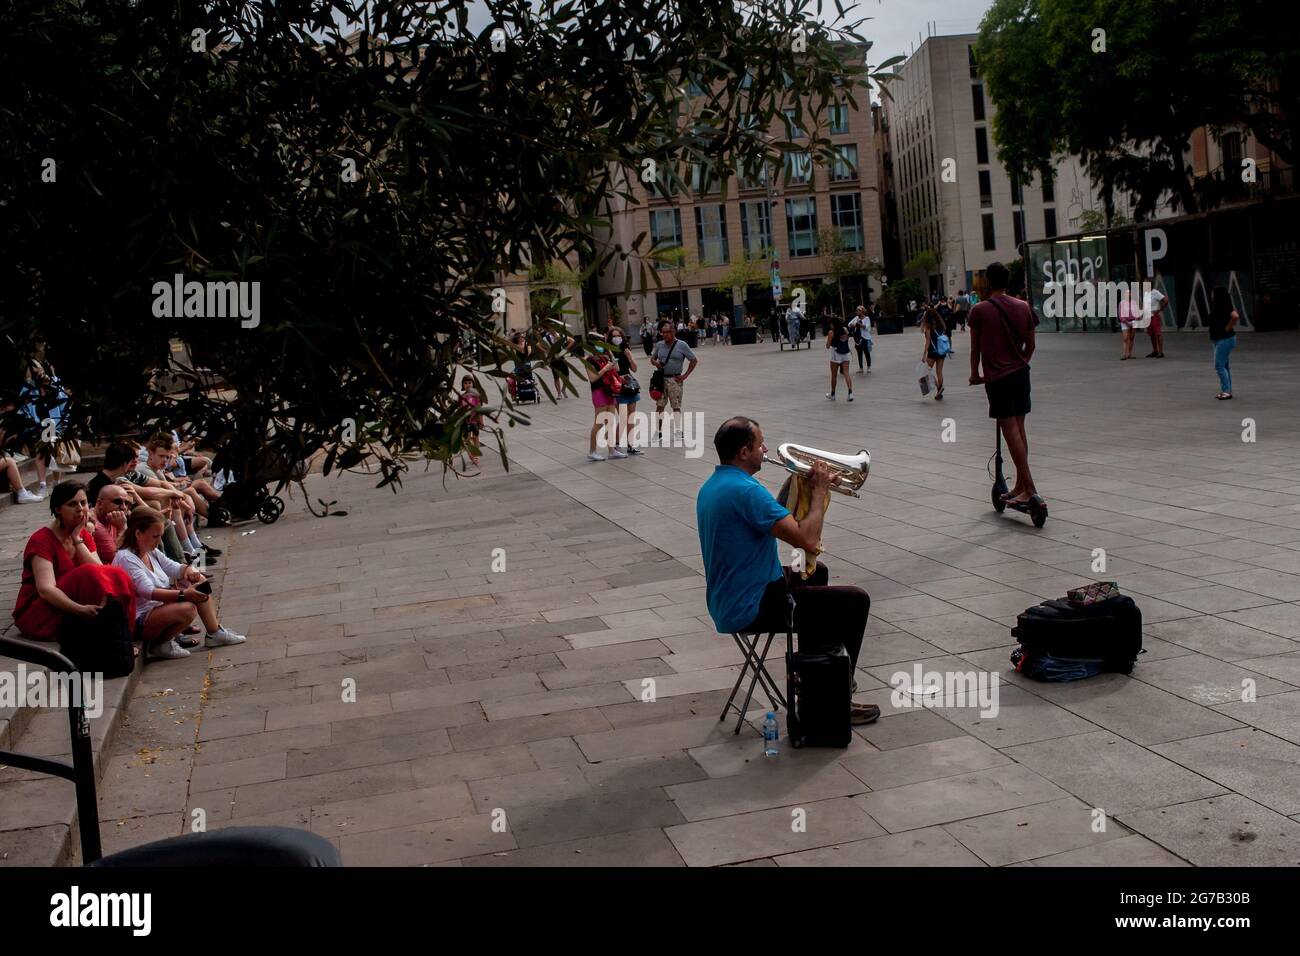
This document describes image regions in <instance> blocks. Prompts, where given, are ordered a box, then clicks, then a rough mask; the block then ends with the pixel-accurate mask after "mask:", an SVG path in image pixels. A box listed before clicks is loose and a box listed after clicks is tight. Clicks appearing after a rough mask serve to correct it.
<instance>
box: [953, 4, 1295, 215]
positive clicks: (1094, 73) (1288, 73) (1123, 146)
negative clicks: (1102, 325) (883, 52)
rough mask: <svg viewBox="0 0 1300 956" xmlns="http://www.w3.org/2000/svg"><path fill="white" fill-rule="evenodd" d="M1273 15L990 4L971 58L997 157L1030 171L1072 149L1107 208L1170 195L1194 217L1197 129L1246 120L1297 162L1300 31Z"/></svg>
mask: <svg viewBox="0 0 1300 956" xmlns="http://www.w3.org/2000/svg"><path fill="white" fill-rule="evenodd" d="M1281 19H1282V20H1284V21H1285V22H1281V21H1280V20H1279V18H1278V16H1277V10H1276V4H1275V3H1273V2H1271V0H1240V2H1234V3H1231V4H1228V3H1224V2H1222V0H1177V2H1174V0H995V2H994V3H993V6H992V7H991V8H990V9H989V11H988V13H987V14H986V15H985V17H984V20H983V22H982V23H981V25H980V38H979V42H978V44H977V46H976V59H977V61H978V63H979V69H980V73H981V75H982V76H983V77H984V79H985V81H986V84H987V89H988V92H989V95H990V97H991V99H992V100H993V102H994V103H995V104H996V105H997V115H996V117H995V118H994V122H993V126H994V138H995V141H996V142H997V145H998V153H999V158H1000V159H1001V161H1002V162H1003V163H1004V165H1006V167H1007V169H1008V170H1009V171H1010V172H1013V173H1016V174H1018V175H1021V176H1024V177H1028V176H1030V175H1032V174H1033V173H1035V172H1037V171H1040V170H1042V169H1043V168H1045V166H1047V165H1048V164H1049V163H1050V161H1051V158H1052V157H1053V156H1057V155H1060V154H1063V153H1070V154H1075V155H1078V156H1079V157H1080V158H1081V160H1082V161H1083V163H1084V165H1085V166H1086V167H1087V169H1088V171H1089V174H1090V175H1091V176H1092V178H1093V181H1094V182H1095V183H1097V184H1099V185H1100V186H1101V187H1102V194H1103V199H1104V201H1105V202H1106V203H1107V206H1108V211H1109V209H1110V208H1113V199H1112V197H1113V194H1114V193H1115V192H1119V191H1122V192H1127V193H1131V194H1133V195H1134V197H1135V199H1136V212H1137V214H1138V215H1139V217H1142V216H1146V215H1148V214H1150V213H1151V212H1152V211H1153V210H1154V209H1155V207H1156V205H1157V204H1158V203H1159V202H1160V201H1161V197H1162V196H1163V195H1164V194H1165V193H1166V191H1168V192H1169V193H1171V194H1172V197H1173V203H1174V205H1175V207H1176V208H1177V207H1181V208H1182V209H1183V210H1185V211H1191V212H1195V211H1197V210H1198V209H1200V208H1203V207H1204V206H1205V205H1206V204H1207V203H1210V202H1213V201H1214V200H1215V198H1216V197H1215V194H1214V193H1213V191H1212V190H1211V191H1207V189H1208V184H1198V183H1197V182H1196V181H1195V180H1194V177H1193V175H1192V168H1191V167H1190V166H1189V165H1188V164H1187V163H1186V160H1185V158H1184V155H1185V152H1186V151H1187V149H1188V147H1189V145H1190V140H1191V134H1192V131H1193V130H1195V129H1197V128H1198V127H1201V126H1207V127H1209V128H1210V129H1211V131H1212V132H1216V133H1217V131H1219V130H1221V129H1222V128H1223V127H1225V126H1229V125H1233V124H1243V125H1245V126H1247V127H1248V128H1249V129H1251V130H1252V131H1253V132H1255V133H1256V135H1257V136H1258V137H1259V138H1260V140H1261V141H1262V142H1264V143H1265V144H1266V145H1269V146H1271V147H1273V148H1275V149H1277V150H1278V151H1279V153H1280V154H1281V155H1282V156H1283V157H1284V158H1286V159H1287V160H1288V161H1294V149H1295V146H1296V145H1297V144H1300V135H1297V130H1296V124H1297V123H1300V112H1298V111H1297V108H1300V100H1298V99H1297V98H1298V97H1300V30H1298V28H1297V26H1296V24H1295V23H1294V21H1293V18H1281ZM1098 31H1104V33H1102V34H1099V33H1098ZM1103 47H1104V48H1103ZM1239 172H1240V171H1239V170H1238V171H1235V174H1239Z"/></svg>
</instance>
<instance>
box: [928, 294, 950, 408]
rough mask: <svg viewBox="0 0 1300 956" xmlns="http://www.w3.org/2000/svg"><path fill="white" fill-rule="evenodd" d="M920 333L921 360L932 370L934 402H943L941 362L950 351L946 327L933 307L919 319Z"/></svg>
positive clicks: (941, 317)
mask: <svg viewBox="0 0 1300 956" xmlns="http://www.w3.org/2000/svg"><path fill="white" fill-rule="evenodd" d="M921 333H922V335H923V336H924V337H925V343H924V347H923V352H922V360H923V361H924V362H925V364H926V365H928V366H930V368H932V369H934V386H935V392H934V400H935V401H936V402H941V401H943V362H944V359H946V358H947V357H948V353H949V352H951V351H952V343H951V342H950V341H949V339H948V326H947V325H946V324H944V321H943V316H942V315H940V314H939V313H938V311H937V310H936V309H934V308H933V307H930V308H927V309H926V310H925V313H924V315H923V316H922V317H921Z"/></svg>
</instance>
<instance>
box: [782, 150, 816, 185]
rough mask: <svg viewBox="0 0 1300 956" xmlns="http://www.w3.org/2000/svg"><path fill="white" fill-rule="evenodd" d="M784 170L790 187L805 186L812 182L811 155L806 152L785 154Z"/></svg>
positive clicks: (798, 151)
mask: <svg viewBox="0 0 1300 956" xmlns="http://www.w3.org/2000/svg"><path fill="white" fill-rule="evenodd" d="M785 169H786V173H787V174H788V175H789V177H790V185H792V186H804V185H807V184H808V183H810V182H812V154H811V153H809V152H808V151H807V150H797V151H795V152H792V153H786V154H785Z"/></svg>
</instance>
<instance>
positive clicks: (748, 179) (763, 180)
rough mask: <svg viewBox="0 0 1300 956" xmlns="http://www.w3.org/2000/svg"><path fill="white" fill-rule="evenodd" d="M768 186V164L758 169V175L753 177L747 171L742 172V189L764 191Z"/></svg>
mask: <svg viewBox="0 0 1300 956" xmlns="http://www.w3.org/2000/svg"><path fill="white" fill-rule="evenodd" d="M766 185H767V163H763V164H761V165H760V166H759V167H758V175H757V176H751V175H750V174H749V173H747V172H746V171H745V170H743V169H742V170H741V171H740V188H741V189H762V188H763V187H764V186H766Z"/></svg>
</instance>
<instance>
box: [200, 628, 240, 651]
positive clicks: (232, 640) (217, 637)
mask: <svg viewBox="0 0 1300 956" xmlns="http://www.w3.org/2000/svg"><path fill="white" fill-rule="evenodd" d="M246 640H248V638H246V637H245V636H244V635H243V634H236V633H235V632H234V631H230V630H227V629H226V628H224V627H219V628H217V629H216V630H215V631H213V632H212V633H211V634H209V635H208V636H207V637H206V638H205V639H204V642H203V643H204V646H205V647H225V646H227V645H228V644H242V643H244V641H246Z"/></svg>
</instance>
